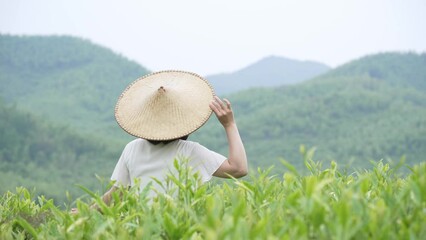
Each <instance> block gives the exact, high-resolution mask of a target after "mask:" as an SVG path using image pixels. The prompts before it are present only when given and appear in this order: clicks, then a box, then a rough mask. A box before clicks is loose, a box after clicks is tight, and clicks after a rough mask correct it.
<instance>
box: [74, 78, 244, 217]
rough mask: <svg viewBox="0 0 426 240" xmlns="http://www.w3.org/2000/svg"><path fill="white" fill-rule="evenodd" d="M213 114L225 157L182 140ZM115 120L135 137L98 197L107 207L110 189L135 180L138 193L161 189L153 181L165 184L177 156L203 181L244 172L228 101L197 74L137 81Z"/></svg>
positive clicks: (123, 96) (121, 102) (240, 145)
mask: <svg viewBox="0 0 426 240" xmlns="http://www.w3.org/2000/svg"><path fill="white" fill-rule="evenodd" d="M212 111H213V112H214V113H215V115H216V117H217V119H218V120H219V122H220V123H221V124H222V126H223V128H224V129H225V132H226V136H227V141H228V146H229V155H228V157H225V156H222V155H221V154H219V153H216V152H214V151H211V150H209V149H207V148H206V147H204V146H202V145H200V144H199V143H196V142H192V141H187V140H186V138H187V136H188V135H189V134H191V133H192V132H194V131H195V130H197V129H198V128H200V127H201V126H202V125H203V124H204V123H205V122H206V121H207V120H208V119H209V117H210V115H211V113H212ZM115 117H116V120H117V122H118V124H119V125H120V127H121V128H123V129H124V130H125V131H126V132H127V133H129V134H131V135H133V136H136V137H138V138H137V139H135V140H133V141H131V142H130V143H128V144H127V145H126V147H125V148H124V150H123V153H122V155H121V157H120V159H119V160H118V163H117V165H116V167H115V169H114V172H113V174H112V177H111V180H113V181H115V184H114V186H113V187H112V188H111V189H110V190H109V191H107V192H106V193H105V194H104V195H103V197H102V199H103V201H104V202H105V203H106V204H109V203H110V201H111V197H112V193H113V192H114V191H116V190H117V189H119V187H120V186H124V187H130V186H134V185H135V180H136V179H137V182H138V183H139V184H140V187H141V189H143V188H144V187H145V186H147V185H148V184H154V185H153V187H154V188H157V190H161V189H160V188H159V186H158V184H157V185H156V181H153V178H155V179H157V180H158V181H160V182H162V181H164V180H165V179H166V175H167V173H168V172H170V171H172V169H173V162H174V160H175V159H176V158H179V157H182V158H186V159H188V165H189V166H190V167H191V168H192V169H193V170H194V171H196V172H198V173H199V175H200V178H201V181H202V182H207V181H209V180H210V179H211V177H212V176H215V177H221V178H229V177H234V178H240V177H243V176H245V175H246V174H247V171H248V168H247V157H246V153H245V149H244V145H243V142H242V140H241V137H240V134H239V132H238V127H237V124H236V123H235V120H234V115H233V112H232V108H231V103H230V102H229V101H228V100H227V99H223V100H221V99H220V98H219V97H217V96H215V95H214V92H213V89H212V88H211V86H210V85H209V83H208V82H207V81H206V80H204V79H203V78H202V77H200V76H199V75H197V74H194V73H190V72H183V71H161V72H156V73H152V74H149V75H146V76H144V77H141V78H139V79H137V80H136V81H135V82H133V83H132V84H130V85H129V86H128V87H127V88H126V89H125V90H124V92H123V93H122V94H121V96H120V97H119V99H118V102H117V105H116V109H115ZM73 211H74V212H76V210H75V209H73Z"/></svg>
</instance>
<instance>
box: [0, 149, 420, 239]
mask: <svg viewBox="0 0 426 240" xmlns="http://www.w3.org/2000/svg"><path fill="white" fill-rule="evenodd" d="M304 156H305V165H306V167H307V169H309V171H310V173H309V174H306V175H302V174H299V173H298V172H297V171H296V170H295V169H294V168H293V167H292V166H291V165H289V164H288V163H287V162H285V161H283V164H285V165H286V166H287V168H288V171H286V172H285V173H283V174H282V175H271V174H270V172H271V169H272V168H270V169H267V170H261V169H258V171H257V172H256V173H251V174H250V177H249V178H248V179H244V180H236V179H233V180H230V181H224V182H221V183H220V184H212V183H210V184H204V185H200V183H199V180H198V176H197V175H192V174H190V170H189V169H187V168H185V167H179V165H178V164H176V170H177V171H176V172H175V173H174V174H170V175H169V178H168V182H166V183H164V184H163V186H164V191H165V192H164V193H158V194H157V195H156V196H155V197H149V194H148V190H149V189H148V188H146V189H142V190H140V189H137V188H131V189H130V190H126V191H124V190H122V193H121V194H122V197H121V198H120V197H119V193H117V194H116V195H114V202H113V204H112V205H111V206H105V205H104V204H102V201H101V200H100V197H99V196H98V195H97V194H95V193H92V192H90V191H89V190H87V189H84V188H83V189H84V191H86V192H87V193H88V195H89V196H91V198H92V201H93V202H96V203H98V204H99V205H100V208H101V210H102V212H103V213H100V212H98V211H95V210H92V209H90V204H91V202H88V201H84V200H77V201H76V202H75V205H76V206H77V207H78V209H79V213H78V214H76V215H73V214H70V213H69V209H70V207H71V206H66V208H67V209H65V210H64V209H61V208H60V207H58V206H56V205H55V203H54V202H53V200H49V199H45V198H44V197H43V196H38V197H35V196H33V195H32V194H31V193H30V191H29V190H28V189H25V188H17V189H16V191H15V192H7V193H6V194H4V195H3V196H2V197H1V199H0V239H422V236H426V174H425V173H426V163H421V164H418V165H416V166H414V167H412V168H410V173H409V174H408V175H404V176H402V175H399V174H397V173H396V171H395V170H396V168H392V167H390V166H389V164H384V163H383V162H378V163H375V166H374V168H372V169H371V170H365V171H358V172H353V173H350V174H349V173H342V172H340V171H339V170H338V168H337V164H336V163H335V162H332V163H331V165H330V166H329V167H328V168H326V169H322V167H321V164H320V163H318V162H314V161H312V160H311V157H312V152H309V151H308V152H306V153H305V154H304ZM171 186H174V187H171Z"/></svg>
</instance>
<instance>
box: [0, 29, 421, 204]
mask: <svg viewBox="0 0 426 240" xmlns="http://www.w3.org/2000/svg"><path fill="white" fill-rule="evenodd" d="M266 60H267V61H270V60H271V61H275V60H276V59H275V60H274V59H273V58H272V59H271V58H269V60H268V58H267V59H266ZM261 62H262V61H261ZM271 66H272V65H271ZM294 68H295V69H297V68H296V67H294ZM247 69H248V68H247ZM247 69H246V70H244V71H243V70H242V72H245V71H247V72H250V71H251V70H250V71H249V70H247ZM271 69H274V68H271ZM275 69H283V71H284V68H281V67H278V68H275ZM299 71H302V70H299ZM324 71H326V70H324ZM147 72H148V71H147V70H146V69H145V68H143V67H141V66H139V65H138V64H136V63H135V62H132V61H129V60H128V59H126V58H124V57H122V56H119V55H117V54H115V53H113V52H112V51H110V50H108V49H106V48H103V47H100V46H98V45H95V44H92V43H90V42H88V41H86V40H82V39H79V38H74V37H66V36H54V37H17V36H8V35H1V36H0V85H1V88H0V99H2V100H1V101H0V186H1V189H0V191H4V190H5V189H11V188H12V187H14V186H18V185H20V184H23V185H24V186H29V187H30V186H36V187H37V189H38V191H39V192H43V193H47V195H48V196H54V197H56V198H58V199H59V198H61V194H62V196H63V197H64V192H65V191H66V190H72V191H74V193H76V192H78V189H76V187H73V186H72V184H74V183H79V184H82V185H85V186H88V187H95V185H96V184H99V182H97V180H96V179H94V174H99V175H100V176H102V177H106V178H108V177H109V175H110V174H111V171H112V168H113V167H114V165H115V163H116V160H117V157H118V156H119V154H120V153H121V152H120V151H121V150H122V148H123V147H124V144H125V143H126V142H127V141H128V140H129V139H130V138H131V137H129V136H128V135H127V134H125V133H124V131H122V130H121V129H120V128H119V127H118V126H117V124H116V123H115V120H114V113H113V110H114V105H115V102H116V99H117V97H118V96H119V94H120V93H121V91H122V90H123V89H124V88H125V87H126V86H127V85H128V84H129V83H131V82H132V81H134V80H135V79H136V78H137V77H139V76H141V75H144V74H146V73H147ZM270 72H272V73H274V74H275V73H276V75H274V76H278V75H279V74H280V73H278V72H275V70H270ZM296 72H297V71H296ZM245 74H248V73H245ZM248 75H250V76H251V75H253V76H256V73H255V72H252V74H248ZM284 75H286V76H288V75H290V74H289V73H286V74H284ZM271 78H272V77H271ZM208 79H209V80H212V81H214V78H213V77H208ZM233 79H236V77H233ZM247 84H248V83H247ZM425 86H426V54H415V53H383V54H376V55H371V56H367V57H364V58H361V59H358V60H355V61H352V62H349V63H347V64H345V65H343V66H341V67H338V68H336V69H333V70H330V71H327V72H326V73H325V74H322V75H320V76H317V77H316V78H313V79H311V80H308V81H304V82H302V83H298V84H292V85H282V86H274V87H273V88H266V87H262V88H252V89H249V90H245V91H240V92H237V93H233V94H228V96H227V97H228V98H229V99H230V100H231V101H232V104H233V107H234V111H235V115H236V118H237V121H238V125H239V128H240V132H241V135H242V137H243V141H244V143H245V146H246V149H247V153H248V157H249V161H250V166H251V167H252V168H256V167H258V166H270V165H271V164H274V165H276V166H277V168H276V169H277V170H278V171H280V170H282V169H283V168H282V166H281V163H280V158H281V157H284V158H285V159H287V160H288V161H290V162H291V163H293V164H294V165H296V166H299V167H300V165H301V164H303V163H302V161H301V156H300V154H299V153H298V151H299V146H300V145H301V144H305V145H306V146H307V147H313V146H316V147H317V153H316V157H315V160H323V161H329V160H331V159H335V160H336V161H337V162H338V163H340V166H342V165H343V166H344V165H346V164H352V165H351V167H369V166H370V165H369V160H376V161H377V160H380V159H382V158H384V159H385V158H387V157H390V158H392V159H394V160H398V159H399V158H400V157H401V156H402V155H406V157H407V162H408V163H410V164H412V163H414V162H420V161H425V160H426V87H425ZM217 92H220V90H217ZM222 129H223V128H222V127H221V126H220V125H219V123H218V122H217V120H216V119H215V118H214V117H212V118H211V119H210V121H209V122H208V123H207V124H206V125H205V126H203V127H202V128H201V129H199V130H198V131H197V132H196V133H194V134H193V135H192V136H190V139H191V140H195V141H199V142H201V143H202V144H203V145H206V146H208V147H210V148H212V149H213V150H217V151H219V152H221V153H223V154H226V152H227V147H226V137H225V133H224V132H223V130H222ZM93 184H95V185H93ZM98 187H99V186H98ZM80 192H81V191H80Z"/></svg>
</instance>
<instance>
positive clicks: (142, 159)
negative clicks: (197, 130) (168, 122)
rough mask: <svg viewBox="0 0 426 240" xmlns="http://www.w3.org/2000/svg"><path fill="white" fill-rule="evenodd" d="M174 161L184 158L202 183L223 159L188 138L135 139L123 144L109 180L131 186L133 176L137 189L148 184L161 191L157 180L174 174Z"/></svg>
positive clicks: (132, 184)
mask: <svg viewBox="0 0 426 240" xmlns="http://www.w3.org/2000/svg"><path fill="white" fill-rule="evenodd" d="M175 160H178V161H184V162H185V164H187V167H191V169H192V170H193V171H194V173H195V172H198V173H199V176H200V180H201V182H202V183H204V182H207V181H209V180H210V179H211V177H212V175H213V174H214V172H216V170H217V169H218V168H219V167H220V165H221V164H222V163H223V162H224V161H225V160H226V158H225V157H224V156H222V155H220V154H218V153H216V152H213V151H210V150H209V149H207V148H205V147H204V146H202V145H200V144H199V143H196V142H192V141H187V140H180V139H178V140H174V141H171V142H168V143H158V144H153V143H151V142H150V141H147V140H145V139H140V138H139V139H135V140H133V141H131V142H130V143H128V144H127V145H126V147H125V148H124V151H123V153H122V155H121V157H120V159H119V161H118V163H117V165H116V167H115V169H114V172H113V174H112V177H111V179H112V180H113V181H116V185H115V186H120V185H123V186H124V187H128V186H134V185H135V179H138V181H139V184H140V189H144V188H145V187H146V186H147V185H148V184H150V183H152V187H153V188H155V189H156V190H157V191H159V192H162V191H163V190H164V189H162V187H161V186H159V184H158V183H157V181H159V182H164V181H165V179H166V177H167V174H176V169H175V167H174V161H175ZM153 178H155V179H156V180H157V181H154V180H153Z"/></svg>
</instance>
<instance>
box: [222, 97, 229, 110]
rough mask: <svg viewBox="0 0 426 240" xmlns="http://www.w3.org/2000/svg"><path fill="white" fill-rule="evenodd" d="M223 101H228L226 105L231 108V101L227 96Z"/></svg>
mask: <svg viewBox="0 0 426 240" xmlns="http://www.w3.org/2000/svg"><path fill="white" fill-rule="evenodd" d="M223 101H224V102H225V103H226V106H227V107H228V108H229V109H231V102H230V101H229V100H228V99H226V98H224V99H223Z"/></svg>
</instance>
